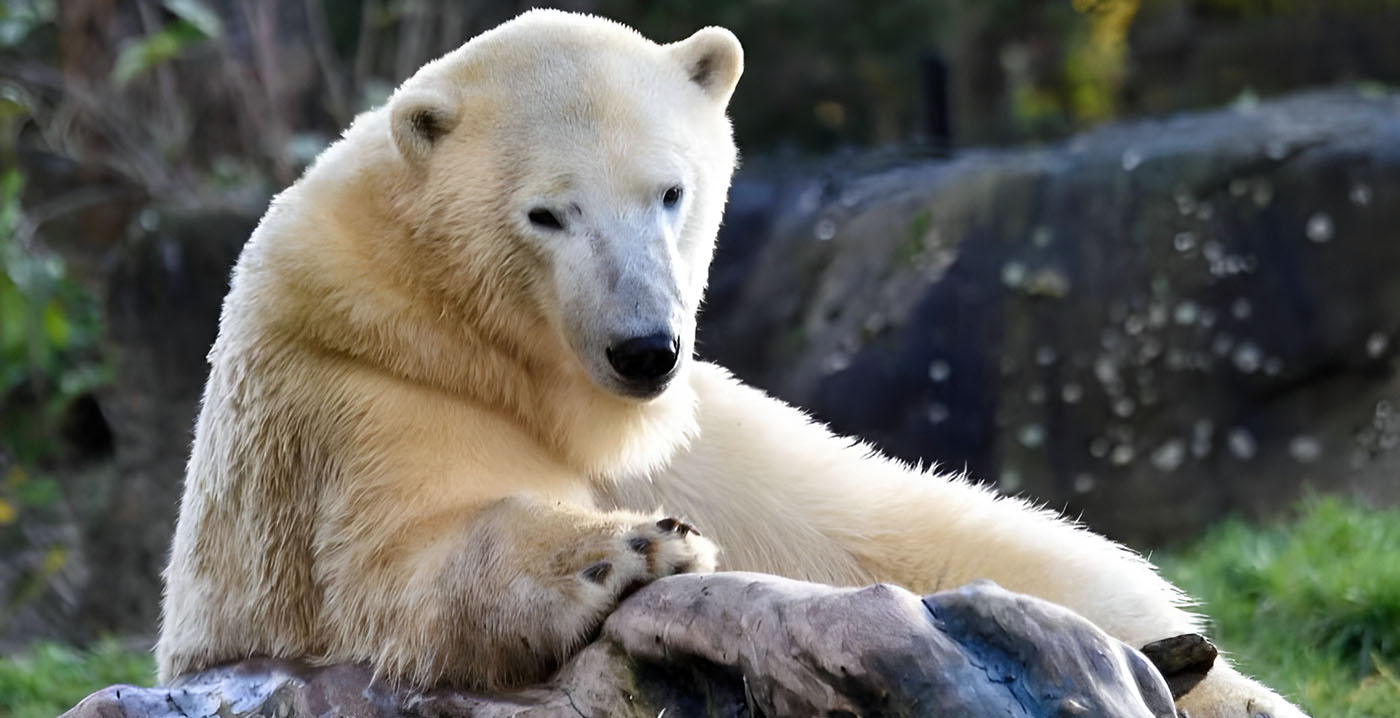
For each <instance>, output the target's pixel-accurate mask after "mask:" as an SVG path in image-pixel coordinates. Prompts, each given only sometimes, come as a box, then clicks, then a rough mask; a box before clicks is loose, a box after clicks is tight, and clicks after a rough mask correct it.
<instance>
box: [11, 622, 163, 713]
mask: <svg viewBox="0 0 1400 718" xmlns="http://www.w3.org/2000/svg"><path fill="white" fill-rule="evenodd" d="M154 680H155V664H154V661H153V660H152V659H151V655H150V654H149V653H147V652H145V651H136V650H133V649H131V648H129V647H124V646H122V645H121V644H120V643H117V642H116V641H104V642H101V643H99V644H97V645H96V646H93V647H92V648H88V649H83V650H79V649H74V648H68V647H66V646H60V645H57V644H53V643H41V644H38V645H36V646H34V647H33V648H32V649H31V650H29V651H28V652H26V653H25V654H24V655H19V656H10V657H0V718H53V716H56V715H58V714H60V713H62V712H64V711H66V710H68V709H69V708H72V707H73V706H74V705H75V704H76V703H77V702H78V701H80V700H82V699H83V698H84V697H85V696H87V695H88V694H89V693H92V692H93V691H95V690H98V689H99V688H103V687H105V686H108V685H112V684H115V683H126V684H131V685H150V684H151V683H152V682H153V681H154Z"/></svg>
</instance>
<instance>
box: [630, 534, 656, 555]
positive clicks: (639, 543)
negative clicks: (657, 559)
mask: <svg viewBox="0 0 1400 718" xmlns="http://www.w3.org/2000/svg"><path fill="white" fill-rule="evenodd" d="M627 547H628V548H630V549H632V550H633V551H636V552H637V553H646V552H647V549H649V548H651V539H649V538H647V537H645V536H638V537H636V538H632V539H628V540H627Z"/></svg>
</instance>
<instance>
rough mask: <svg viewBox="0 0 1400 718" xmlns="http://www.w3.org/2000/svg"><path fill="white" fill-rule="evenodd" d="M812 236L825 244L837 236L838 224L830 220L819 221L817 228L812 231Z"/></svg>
mask: <svg viewBox="0 0 1400 718" xmlns="http://www.w3.org/2000/svg"><path fill="white" fill-rule="evenodd" d="M812 234H813V235H814V236H815V237H816V238H817V240H818V241H822V242H825V241H827V240H829V239H831V238H832V237H835V236H836V223H835V222H833V221H831V220H829V219H822V220H819V221H818V222H817V226H816V227H814V228H813V229H812Z"/></svg>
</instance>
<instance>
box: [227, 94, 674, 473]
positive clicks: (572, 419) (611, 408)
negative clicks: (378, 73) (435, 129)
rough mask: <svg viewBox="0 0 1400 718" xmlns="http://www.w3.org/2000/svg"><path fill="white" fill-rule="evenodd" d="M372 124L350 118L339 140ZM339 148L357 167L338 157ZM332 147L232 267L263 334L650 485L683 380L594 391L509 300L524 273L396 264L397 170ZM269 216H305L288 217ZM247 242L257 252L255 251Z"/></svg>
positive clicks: (491, 261) (670, 445) (516, 297)
mask: <svg viewBox="0 0 1400 718" xmlns="http://www.w3.org/2000/svg"><path fill="white" fill-rule="evenodd" d="M372 114H373V113H372ZM372 119H374V118H373V117H370V116H367V117H362V118H361V120H360V121H357V122H356V127H354V128H352V130H351V132H352V133H353V132H356V130H363V129H364V128H365V125H366V124H367V122H366V121H367V120H372ZM349 134H350V133H347V136H348V135H349ZM350 144H354V145H355V146H356V147H357V148H358V150H357V151H358V152H360V154H358V155H356V156H353V157H351V156H349V155H348V153H337V152H336V150H338V149H340V148H341V147H344V146H347V145H350ZM338 145H339V146H337V147H332V148H331V149H330V150H328V151H327V153H326V154H325V155H324V156H323V157H322V158H321V159H320V160H318V162H317V164H316V166H314V167H313V168H312V169H310V170H309V171H308V172H307V174H306V175H305V176H304V177H303V178H302V179H301V180H300V181H299V182H298V183H297V184H296V185H294V186H293V187H292V188H290V189H288V190H287V191H286V193H285V195H286V200H285V201H284V200H283V198H278V200H276V201H274V209H273V210H272V211H270V212H269V213H268V216H267V217H266V218H265V219H264V222H263V224H264V226H263V227H260V228H259V231H258V232H257V234H255V237H254V241H253V242H251V243H250V245H249V250H248V252H247V253H245V257H244V258H243V260H241V261H240V274H249V275H252V276H249V277H247V280H249V281H250V282H251V281H254V280H256V282H257V283H258V284H260V285H262V289H261V291H262V293H264V294H266V295H267V296H266V297H265V298H264V300H263V301H262V302H260V304H261V306H262V307H263V310H264V311H266V312H267V313H268V314H270V315H272V318H271V321H270V322H269V323H268V325H267V326H276V325H281V326H282V327H283V328H282V329H280V330H278V334H280V335H283V336H288V335H291V336H296V337H298V338H297V341H300V342H306V341H310V342H314V343H315V344H317V345H319V348H320V349H323V350H328V351H330V352H333V353H335V354H337V355H340V356H344V357H348V358H351V359H353V360H354V361H356V362H360V363H366V364H369V365H372V366H373V367H375V368H377V369H379V370H382V371H385V372H388V373H390V374H393V375H395V376H398V377H400V378H402V379H404V380H407V381H410V382H413V383H415V384H417V385H420V386H426V387H430V388H432V389H433V390H435V391H439V392H443V393H446V394H450V395H452V396H453V397H456V398H458V399H460V400H462V401H466V402H470V403H471V404H473V405H475V406H477V407H479V408H481V409H484V410H486V411H489V412H492V413H493V414H494V415H496V416H498V417H499V418H500V420H502V421H509V422H512V423H513V424H515V425H516V426H517V427H519V428H521V429H523V430H524V431H526V432H527V433H528V434H529V435H531V436H533V437H534V438H535V439H536V440H537V441H538V442H539V444H540V446H541V447H542V448H543V449H545V450H547V451H549V452H550V453H551V454H553V455H555V456H556V457H557V458H558V459H559V460H561V461H562V462H564V463H565V464H566V465H568V466H569V467H571V468H572V469H574V470H576V471H578V472H579V473H580V474H582V475H585V476H587V477H589V478H591V479H595V480H600V481H610V480H614V479H617V478H620V477H624V476H625V477H635V476H647V475H650V474H652V473H654V472H655V471H657V470H659V469H660V468H662V467H663V466H664V465H665V464H666V463H667V462H668V461H669V459H670V457H671V456H672V455H673V454H674V453H675V452H676V451H677V450H678V449H680V448H681V447H682V446H684V445H685V444H686V443H687V442H688V441H689V440H690V437H691V436H692V435H693V434H694V433H695V425H696V424H695V422H696V419H695V414H696V394H695V392H694V390H693V388H692V387H691V385H690V381H689V376H688V373H687V372H685V371H684V370H683V371H682V373H681V375H680V376H678V377H677V378H676V379H675V380H674V382H673V384H672V386H671V387H670V388H669V389H668V390H667V391H666V392H665V393H664V394H662V395H661V396H660V397H657V398H656V399H653V400H651V401H647V402H639V401H636V400H632V399H627V398H624V397H619V396H615V395H612V394H610V393H608V392H606V391H605V390H603V389H601V388H599V387H598V386H597V385H596V384H594V383H593V381H592V380H591V379H590V378H589V377H588V375H587V373H586V372H585V371H584V370H583V369H582V367H580V366H578V365H577V362H576V361H573V360H572V357H571V355H570V354H569V351H570V350H569V349H568V347H567V346H566V344H565V343H564V342H563V341H562V340H561V339H559V338H558V336H557V332H554V331H553V330H552V329H550V328H549V327H548V325H547V322H545V320H544V319H543V318H542V317H541V316H540V314H539V312H538V311H535V310H534V309H533V308H532V307H533V305H532V303H531V301H529V300H528V299H527V298H526V297H523V296H521V295H522V294H523V293H524V292H525V288H524V287H522V286H521V285H519V284H518V283H513V282H512V281H510V276H512V275H518V274H519V273H520V272H523V271H526V270H525V269H523V268H521V267H518V266H517V267H502V266H501V264H500V261H502V260H501V259H500V258H499V257H489V258H487V259H486V261H482V262H480V263H476V264H471V263H468V264H467V265H465V266H463V265H462V264H460V263H458V264H449V263H446V262H443V261H441V258H434V257H426V258H425V257H411V256H410V257H406V256H405V253H404V252H403V251H402V248H404V247H410V246H412V245H413V244H414V242H413V241H412V239H411V238H410V237H409V236H407V233H410V232H412V231H414V230H413V229H412V228H411V227H410V226H409V225H408V223H405V222H403V221H402V220H401V218H400V217H399V216H398V214H399V212H398V211H396V209H395V208H394V207H392V206H389V203H387V202H386V201H385V200H384V199H383V198H384V197H386V196H392V195H393V194H394V192H395V188H394V187H392V186H390V187H387V188H386V186H385V183H386V182H387V183H393V182H395V181H396V180H395V179H394V177H395V173H394V172H392V171H387V170H386V167H392V166H394V165H395V164H396V163H394V162H393V161H392V160H391V159H390V158H388V157H387V155H380V156H378V157H377V156H376V155H375V154H374V153H368V154H365V153H364V152H363V151H364V148H365V146H366V144H365V143H364V142H363V141H362V140H357V141H356V142H355V143H347V142H341V143H338ZM386 152H387V151H386ZM366 164H369V165H370V166H369V167H368V168H367V167H366ZM367 169H369V170H372V171H367ZM297 195H315V196H316V197H317V201H316V202H308V201H305V199H298V198H297ZM279 206H284V207H289V206H304V207H305V206H309V207H315V208H317V209H316V211H315V212H314V214H313V213H307V214H290V213H282V212H279V211H278V207H279ZM277 225H280V226H277ZM274 226H277V228H276V229H275V230H274V229H272V227H274ZM259 237H265V238H266V240H267V241H265V242H262V244H265V245H266V246H257V245H259V244H260V242H259ZM289 237H294V238H296V241H295V242H288V241H285V239H286V238H289ZM409 254H410V255H411V254H412V253H409ZM444 272H456V274H455V275H453V276H452V277H450V281H453V282H456V283H459V284H463V285H466V286H469V287H474V288H475V291H469V292H465V293H458V294H456V295H454V296H452V297H448V296H446V295H444V294H442V293H439V292H437V291H435V289H434V285H438V284H441V283H443V282H444V281H448V279H449V278H446V277H443V276H436V277H435V276H433V275H434V274H435V273H437V274H439V275H441V273H444ZM308 318H314V319H310V320H309V321H308ZM288 323H292V324H294V325H295V326H294V327H293V328H292V331H290V332H289V331H286V329H287V326H286V325H287V324H288Z"/></svg>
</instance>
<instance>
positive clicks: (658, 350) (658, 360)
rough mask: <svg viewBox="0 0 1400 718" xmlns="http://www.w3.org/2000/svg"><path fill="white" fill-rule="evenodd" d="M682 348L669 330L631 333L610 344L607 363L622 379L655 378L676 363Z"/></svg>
mask: <svg viewBox="0 0 1400 718" xmlns="http://www.w3.org/2000/svg"><path fill="white" fill-rule="evenodd" d="M680 348H681V342H680V339H678V338H676V337H674V336H671V335H670V334H661V333H657V334H648V335H646V336H644V337H632V338H631V339H624V340H622V341H620V342H618V343H616V344H614V345H612V346H610V347H608V363H609V364H612V367H613V369H615V370H616V371H617V373H618V374H619V375H620V376H621V377H622V378H623V379H626V380H628V381H637V382H643V381H645V382H652V381H656V380H657V379H660V378H662V377H664V376H666V375H667V374H669V373H670V372H671V369H673V368H674V367H675V366H676V357H677V354H678V353H679V352H680Z"/></svg>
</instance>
